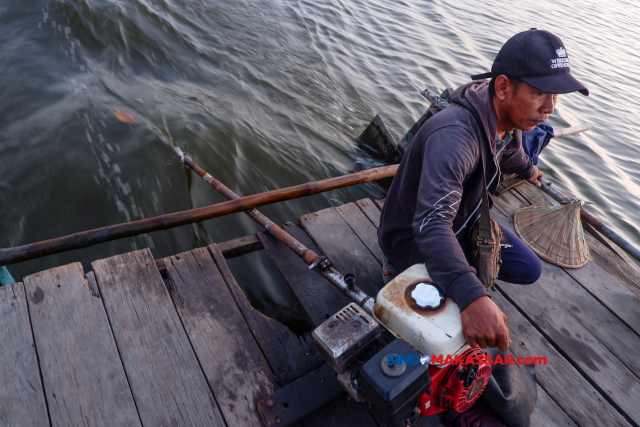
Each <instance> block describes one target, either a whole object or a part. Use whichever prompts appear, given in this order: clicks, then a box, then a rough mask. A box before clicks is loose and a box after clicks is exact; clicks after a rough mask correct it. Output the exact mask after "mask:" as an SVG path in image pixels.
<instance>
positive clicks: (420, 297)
mask: <svg viewBox="0 0 640 427" xmlns="http://www.w3.org/2000/svg"><path fill="white" fill-rule="evenodd" d="M411 298H413V299H414V300H415V302H416V304H418V306H420V307H421V308H423V309H425V310H435V309H437V308H440V306H441V305H442V302H443V301H444V295H442V292H440V289H438V287H437V286H434V285H433V284H431V283H418V284H417V285H416V287H415V289H414V290H413V291H411Z"/></svg>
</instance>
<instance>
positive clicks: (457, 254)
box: [378, 29, 589, 351]
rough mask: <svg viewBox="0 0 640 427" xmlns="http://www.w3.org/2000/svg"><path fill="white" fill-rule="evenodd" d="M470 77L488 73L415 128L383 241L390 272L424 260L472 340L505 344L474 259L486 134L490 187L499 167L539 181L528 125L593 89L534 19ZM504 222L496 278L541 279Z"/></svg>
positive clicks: (386, 212)
mask: <svg viewBox="0 0 640 427" xmlns="http://www.w3.org/2000/svg"><path fill="white" fill-rule="evenodd" d="M473 77H474V78H476V79H478V78H480V79H483V78H488V77H491V81H490V82H489V83H487V82H479V81H473V82H471V83H469V84H467V85H464V86H462V87H460V88H458V89H457V90H456V91H455V92H454V93H453V94H452V95H451V96H450V105H449V107H447V108H446V109H445V110H443V111H442V112H440V113H438V114H436V115H435V116H434V117H432V118H430V119H429V120H428V121H426V122H425V124H424V125H423V126H422V127H421V128H420V130H419V131H418V132H417V133H416V135H415V136H414V137H413V139H412V141H411V144H410V145H409V147H408V149H407V151H406V153H405V155H404V157H403V159H402V162H401V163H400V167H399V169H398V172H397V173H396V176H395V178H394V180H393V183H392V185H391V188H390V189H389V193H388V195H387V199H386V202H385V205H384V208H383V210H382V215H381V220H380V227H379V229H378V241H379V244H380V247H381V248H382V251H383V253H384V255H385V257H386V258H387V259H386V260H385V265H384V275H385V281H388V280H390V279H391V278H392V277H394V276H395V275H396V274H398V272H401V271H404V270H405V269H407V268H408V267H410V266H411V265H414V264H417V263H421V262H424V263H425V265H426V268H427V271H428V272H429V274H430V276H431V278H432V279H433V280H434V282H435V283H436V284H437V285H438V286H439V287H440V288H441V289H442V290H443V292H444V293H445V294H446V295H447V296H449V297H450V298H451V299H453V300H454V301H455V302H456V303H457V304H458V306H459V307H460V310H461V313H462V328H463V334H464V336H465V337H466V339H467V342H468V343H469V344H470V345H471V346H475V345H478V346H479V347H480V348H487V347H498V348H499V349H500V350H501V351H506V350H507V349H508V347H509V343H510V339H509V329H508V326H507V318H506V316H505V315H504V314H503V313H502V312H501V311H500V309H499V308H498V307H497V306H496V304H495V303H494V302H493V301H492V300H491V298H490V294H489V293H488V292H487V290H486V288H485V287H484V286H483V285H482V283H481V282H480V280H479V279H478V277H477V276H476V271H475V269H474V268H473V267H472V266H471V265H470V264H471V263H470V262H469V260H470V253H469V252H470V249H471V243H470V241H469V240H470V239H469V234H470V231H471V229H472V227H473V225H474V224H475V222H476V221H477V219H478V216H479V213H480V204H481V200H482V191H483V185H482V175H481V168H480V161H481V153H480V144H481V143H485V141H487V142H488V143H489V145H490V150H489V151H490V152H491V157H492V160H490V159H488V161H487V163H488V164H487V167H486V170H485V176H486V182H487V188H488V191H489V193H492V192H493V191H494V190H495V188H496V187H497V185H498V181H499V178H500V175H501V173H502V174H509V173H517V174H519V175H520V176H522V177H523V178H524V179H526V180H528V181H529V182H531V183H533V184H535V185H538V186H539V185H540V184H539V182H538V178H539V177H541V176H542V172H540V171H539V170H538V169H537V167H536V166H534V165H533V164H532V162H531V159H530V158H529V157H528V156H527V155H526V154H525V153H524V151H523V150H522V131H530V130H532V129H534V128H535V127H536V126H537V125H539V124H541V123H543V122H544V121H546V120H547V117H548V115H549V114H551V113H552V112H553V110H554V107H555V104H556V101H557V96H558V95H557V94H560V93H569V92H574V91H579V92H580V93H582V94H583V95H588V93H589V92H588V90H587V89H586V88H585V87H584V86H583V85H582V84H581V83H580V82H578V81H577V80H576V79H575V78H574V77H573V76H572V75H571V74H570V68H569V58H568V56H567V52H566V49H565V47H564V45H563V43H562V41H561V40H560V39H559V38H558V37H556V36H555V35H553V34H551V33H550V32H548V31H542V30H537V29H531V30H529V31H525V32H522V33H519V34H516V35H515V36H513V37H512V38H510V39H509V40H508V41H507V42H506V43H505V44H504V46H503V47H502V48H501V49H500V52H499V53H498V55H497V57H496V59H495V61H494V63H493V66H492V68H491V72H490V73H487V74H484V75H478V76H473ZM472 109H473V110H475V111H476V112H477V113H478V115H479V117H480V119H481V123H479V122H478V121H477V120H476V119H475V118H474V116H473V114H472V113H471V112H470V110H472ZM483 134H484V136H485V138H483V137H482V135H483ZM502 229H503V231H504V232H505V234H506V236H507V238H508V240H509V245H505V246H503V247H502V260H503V263H502V266H501V269H500V275H499V276H498V278H499V279H500V280H504V281H508V282H512V283H519V284H530V283H533V282H535V281H536V280H537V279H538V278H539V276H540V272H541V264H540V260H539V259H538V257H537V256H536V255H535V254H534V253H533V252H532V251H531V250H530V249H529V248H528V247H527V245H526V244H524V243H523V242H522V241H521V240H520V239H519V238H518V237H517V236H516V235H515V234H514V233H512V232H511V231H509V230H507V229H505V228H504V227H502Z"/></svg>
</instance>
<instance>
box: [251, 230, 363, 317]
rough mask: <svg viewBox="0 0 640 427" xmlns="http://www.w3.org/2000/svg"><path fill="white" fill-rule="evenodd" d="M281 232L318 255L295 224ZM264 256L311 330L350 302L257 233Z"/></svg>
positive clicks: (274, 242) (288, 252)
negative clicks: (274, 266) (310, 324)
mask: <svg viewBox="0 0 640 427" xmlns="http://www.w3.org/2000/svg"><path fill="white" fill-rule="evenodd" d="M282 228H283V229H284V230H285V231H286V232H287V233H289V234H290V235H291V236H293V237H294V238H296V239H297V240H298V241H299V242H300V243H302V244H303V245H305V246H306V247H307V248H309V249H311V250H313V251H314V252H316V253H320V251H319V250H318V248H317V247H316V245H315V244H314V243H313V241H312V240H311V238H310V237H309V236H308V235H307V233H305V232H304V230H303V229H302V228H301V227H300V226H299V225H297V224H292V223H290V222H288V223H286V224H283V226H282ZM258 238H259V239H260V241H261V242H262V244H263V246H264V248H265V249H266V250H267V253H268V254H269V256H270V257H271V259H272V260H273V262H274V264H275V265H276V267H278V270H280V273H281V274H282V277H284V279H285V281H286V282H287V283H288V284H289V287H290V288H291V290H292V291H293V293H294V294H295V295H296V297H297V298H298V300H299V301H300V303H301V304H302V306H303V307H304V309H305V311H306V312H307V314H308V315H309V317H310V319H311V321H312V323H313V325H314V326H319V325H320V324H321V323H322V322H324V321H325V320H326V319H328V318H329V317H330V316H331V315H333V314H334V313H336V312H338V311H339V310H340V309H342V308H343V307H345V306H346V305H348V304H349V303H350V302H351V300H350V299H349V298H348V297H347V296H346V295H344V294H343V293H342V292H340V291H339V290H337V289H336V288H335V287H334V286H333V285H332V284H331V283H329V282H328V281H327V280H326V279H325V278H324V277H322V276H321V275H320V274H318V272H316V271H315V270H309V267H308V266H307V264H305V263H304V261H302V260H301V259H300V257H299V256H298V255H296V254H295V253H293V252H292V251H291V250H290V249H288V248H287V247H286V246H284V245H283V244H282V243H280V242H279V241H277V240H276V239H275V238H274V237H272V236H271V235H270V234H267V233H258Z"/></svg>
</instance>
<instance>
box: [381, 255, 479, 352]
mask: <svg viewBox="0 0 640 427" xmlns="http://www.w3.org/2000/svg"><path fill="white" fill-rule="evenodd" d="M373 311H374V315H375V316H376V317H377V319H378V320H379V321H380V323H382V324H383V325H385V326H386V327H387V328H388V329H389V330H391V332H392V333H394V334H395V335H396V336H398V337H400V338H402V339H403V340H405V341H406V342H407V343H409V344H410V345H411V346H412V347H413V348H415V349H416V351H418V352H420V353H422V354H427V355H429V356H431V355H434V354H435V355H440V354H442V355H444V357H445V358H446V356H447V355H448V354H450V355H452V356H453V355H455V354H458V353H459V352H461V350H463V349H464V348H465V347H466V346H467V343H466V340H465V338H464V335H463V334H462V321H461V318H460V308H459V307H458V304H456V303H455V302H453V301H452V300H451V299H450V298H446V297H444V296H443V295H442V292H441V291H440V289H439V288H437V287H436V286H435V285H434V284H433V281H432V280H431V278H430V277H429V273H428V272H427V269H426V268H425V266H424V264H416V265H413V266H411V267H409V268H408V269H407V270H405V271H403V272H402V273H400V274H399V275H398V276H396V278H395V279H393V280H392V281H391V282H389V283H388V284H387V285H386V286H385V287H384V288H382V289H381V290H380V292H378V296H377V298H376V303H375V306H374V310H373Z"/></svg>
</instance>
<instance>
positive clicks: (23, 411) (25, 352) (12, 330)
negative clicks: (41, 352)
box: [0, 283, 49, 427]
mask: <svg viewBox="0 0 640 427" xmlns="http://www.w3.org/2000/svg"><path fill="white" fill-rule="evenodd" d="M0 319H2V328H0V342H1V343H2V345H0V402H1V404H0V425H3V426H20V425H23V426H34V427H45V426H47V427H48V426H49V415H48V414H47V404H46V402H45V397H44V390H43V389H42V382H41V381H40V368H39V366H38V359H37V356H36V349H35V345H34V344H33V335H32V332H31V323H30V322H29V311H28V308H27V300H26V297H25V291H24V285H23V284H22V283H14V284H13V285H8V286H2V287H0Z"/></svg>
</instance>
